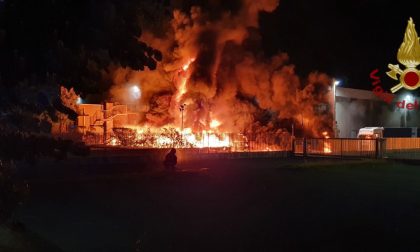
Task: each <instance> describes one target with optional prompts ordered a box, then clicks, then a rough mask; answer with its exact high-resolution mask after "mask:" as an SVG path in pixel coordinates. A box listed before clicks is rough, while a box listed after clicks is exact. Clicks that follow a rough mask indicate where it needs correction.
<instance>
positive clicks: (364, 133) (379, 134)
mask: <svg viewBox="0 0 420 252" xmlns="http://www.w3.org/2000/svg"><path fill="white" fill-rule="evenodd" d="M383 137H384V128H383V127H365V128H361V129H359V133H358V134H357V138H360V139H379V138H383Z"/></svg>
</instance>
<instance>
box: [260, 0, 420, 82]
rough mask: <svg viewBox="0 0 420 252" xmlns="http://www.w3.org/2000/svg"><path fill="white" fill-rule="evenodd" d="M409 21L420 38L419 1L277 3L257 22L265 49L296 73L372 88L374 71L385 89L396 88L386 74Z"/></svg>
mask: <svg viewBox="0 0 420 252" xmlns="http://www.w3.org/2000/svg"><path fill="white" fill-rule="evenodd" d="M410 17H412V18H413V19H414V23H415V24H417V26H416V30H417V31H418V33H419V34H420V1H380V0H345V1H333V0H322V1H312V0H282V1H280V5H279V7H278V9H277V10H276V11H275V12H274V13H271V14H263V15H262V17H261V19H260V23H261V32H262V35H263V46H264V47H265V51H266V52H267V53H268V54H274V53H276V52H278V51H282V52H287V53H288V54H289V56H290V62H291V63H293V64H295V65H296V70H297V72H298V73H299V74H301V75H306V74H307V73H309V72H310V71H313V70H319V71H322V72H326V73H328V74H329V75H331V76H333V77H337V78H340V79H342V80H343V84H344V86H346V87H354V88H363V89H371V86H370V85H371V83H370V79H369V73H370V72H371V71H372V70H373V69H375V68H378V69H379V70H380V71H381V73H382V79H383V85H384V86H385V87H386V88H390V87H391V86H393V85H394V84H396V83H395V81H394V80H392V79H390V78H389V77H388V76H386V74H385V72H386V71H387V65H388V63H393V64H397V63H398V62H397V58H396V54H397V50H398V48H399V46H400V45H401V42H402V40H403V36H404V32H405V28H406V26H407V21H408V19H409V18H410Z"/></svg>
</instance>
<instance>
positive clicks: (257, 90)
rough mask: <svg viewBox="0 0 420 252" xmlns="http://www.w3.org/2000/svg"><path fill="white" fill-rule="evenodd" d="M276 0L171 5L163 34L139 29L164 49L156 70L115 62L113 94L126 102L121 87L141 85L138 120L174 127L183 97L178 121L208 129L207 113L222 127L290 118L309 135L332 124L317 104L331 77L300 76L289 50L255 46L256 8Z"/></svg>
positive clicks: (281, 128) (288, 123)
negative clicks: (214, 6) (229, 5)
mask: <svg viewBox="0 0 420 252" xmlns="http://www.w3.org/2000/svg"><path fill="white" fill-rule="evenodd" d="M278 4H279V2H278V0H263V1H253V0H243V1H241V5H240V7H239V8H238V10H237V11H234V12H233V11H226V10H225V11H221V13H219V15H217V18H214V15H212V13H209V12H206V10H204V9H202V8H201V7H199V6H194V7H192V8H191V9H190V11H189V12H188V13H187V12H182V11H180V10H175V11H174V12H173V18H172V21H171V23H170V26H169V27H170V28H169V30H168V31H167V33H166V36H165V37H163V38H161V37H157V36H154V35H153V34H152V33H151V32H144V33H143V35H142V37H141V40H142V41H145V42H146V43H148V44H149V45H151V46H152V47H154V48H157V49H159V50H160V51H161V52H162V54H163V56H164V58H163V61H162V62H161V63H160V64H159V65H158V67H157V70H154V71H149V70H145V71H141V72H138V71H132V70H130V69H127V68H118V69H117V70H115V72H114V82H115V86H114V87H113V88H112V90H111V95H112V96H113V97H114V98H115V99H117V100H120V101H122V102H127V100H126V99H127V95H126V94H125V92H124V90H126V88H127V87H128V86H129V85H132V84H136V85H139V86H140V88H141V93H142V96H141V99H140V100H139V101H138V103H139V106H138V107H139V108H140V109H139V113H140V114H141V121H140V122H139V123H140V124H143V125H148V126H155V127H162V126H167V125H171V126H175V127H178V126H179V125H180V120H181V118H180V111H179V106H180V105H181V104H186V107H185V111H184V118H185V119H184V125H185V126H186V127H189V128H192V130H193V131H201V130H208V129H209V128H210V123H211V121H212V120H217V121H219V122H220V126H218V130H220V131H222V132H258V131H268V130H269V131H273V132H277V133H278V132H282V134H284V133H285V132H287V131H289V132H290V130H291V127H292V124H294V126H295V128H304V130H305V132H306V133H307V134H308V135H312V136H319V135H320V133H321V132H322V131H323V130H331V124H332V123H331V120H332V119H331V114H330V113H329V110H328V108H327V113H323V112H322V106H320V105H321V104H325V103H328V96H330V95H331V94H330V93H329V91H328V88H329V85H330V83H331V79H330V78H329V77H328V76H327V75H325V74H322V73H317V72H314V73H311V74H310V75H309V76H308V77H307V78H305V79H301V78H299V76H297V75H296V73H295V67H294V66H293V65H291V64H289V63H288V62H289V57H288V55H287V54H285V53H279V54H278V55H275V56H272V57H269V58H267V57H265V56H264V54H263V53H262V50H261V48H259V43H260V40H261V38H260V36H259V33H258V16H259V13H260V12H261V11H265V12H271V11H274V10H275V9H276V8H277V6H278ZM213 11H214V10H213ZM324 110H325V109H324Z"/></svg>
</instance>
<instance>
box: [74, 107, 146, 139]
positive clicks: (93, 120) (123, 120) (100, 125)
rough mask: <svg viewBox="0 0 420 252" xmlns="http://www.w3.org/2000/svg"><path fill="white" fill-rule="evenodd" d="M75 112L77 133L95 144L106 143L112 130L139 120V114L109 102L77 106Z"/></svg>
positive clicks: (133, 123)
mask: <svg viewBox="0 0 420 252" xmlns="http://www.w3.org/2000/svg"><path fill="white" fill-rule="evenodd" d="M77 112H78V114H79V116H78V117H77V132H79V133H81V134H82V136H83V137H84V138H93V139H84V140H87V141H89V140H91V141H92V140H93V141H94V142H95V143H107V142H108V141H109V140H110V137H111V134H112V132H113V129H114V128H118V127H123V126H125V125H135V124H137V123H138V120H139V114H138V113H135V112H131V111H129V109H128V107H127V105H125V104H115V103H110V102H106V103H105V104H104V105H102V104H79V105H78V111H77Z"/></svg>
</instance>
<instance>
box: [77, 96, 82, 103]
mask: <svg viewBox="0 0 420 252" xmlns="http://www.w3.org/2000/svg"><path fill="white" fill-rule="evenodd" d="M82 103H83V100H82V98H81V97H80V96H79V97H77V100H76V104H82Z"/></svg>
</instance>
